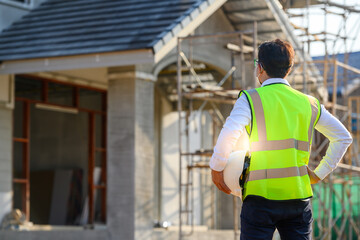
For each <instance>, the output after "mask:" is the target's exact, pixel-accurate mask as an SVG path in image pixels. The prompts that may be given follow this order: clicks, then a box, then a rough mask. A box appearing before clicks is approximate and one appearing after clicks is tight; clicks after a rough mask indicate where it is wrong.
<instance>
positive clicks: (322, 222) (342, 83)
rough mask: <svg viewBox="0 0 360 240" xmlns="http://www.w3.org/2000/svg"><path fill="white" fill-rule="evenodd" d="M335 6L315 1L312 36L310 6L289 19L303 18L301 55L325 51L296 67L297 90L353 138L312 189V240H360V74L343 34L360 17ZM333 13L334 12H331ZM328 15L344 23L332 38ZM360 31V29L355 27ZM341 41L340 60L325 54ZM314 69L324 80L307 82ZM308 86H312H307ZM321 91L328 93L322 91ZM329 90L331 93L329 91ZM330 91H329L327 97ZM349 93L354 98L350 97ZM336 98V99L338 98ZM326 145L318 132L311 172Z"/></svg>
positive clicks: (352, 10)
mask: <svg viewBox="0 0 360 240" xmlns="http://www.w3.org/2000/svg"><path fill="white" fill-rule="evenodd" d="M345 2H346V1H344V4H338V3H335V2H333V1H329V0H324V1H317V4H321V5H318V6H316V7H318V8H319V7H320V8H319V9H320V10H321V11H322V13H323V17H324V30H323V31H320V32H316V33H313V32H311V31H310V15H311V13H310V7H311V4H313V3H311V1H310V0H306V1H305V6H304V8H303V13H302V14H295V15H294V14H291V13H290V12H288V16H289V17H290V18H292V17H295V18H299V17H300V18H302V22H303V23H304V25H305V26H298V25H295V24H293V27H294V28H295V29H297V30H299V31H300V32H301V33H300V34H299V37H300V38H303V51H305V46H306V47H307V53H308V54H309V55H310V54H311V52H310V49H311V44H312V43H314V42H320V43H322V44H323V46H324V52H325V54H324V59H323V60H313V61H311V62H309V61H303V62H298V63H297V66H300V67H299V68H300V72H302V77H303V83H304V84H303V85H302V86H298V89H299V90H302V91H303V92H305V93H308V92H310V93H312V94H314V95H316V96H317V97H319V98H320V99H321V101H322V103H323V104H324V105H325V107H326V108H327V109H329V110H330V111H331V113H332V114H333V115H334V116H336V117H337V118H338V119H339V120H340V121H341V122H342V123H343V124H344V125H345V126H347V128H348V130H349V131H350V132H351V135H352V136H353V139H354V141H353V144H352V145H351V146H350V147H349V149H348V151H347V153H346V155H345V156H344V158H343V160H342V162H341V163H339V165H338V170H337V171H335V172H333V173H331V174H330V175H329V176H328V177H327V178H326V179H324V181H322V182H321V183H319V184H317V185H315V186H313V192H314V197H313V199H312V204H313V210H314V223H313V226H314V228H313V229H314V231H313V239H360V214H359V212H360V182H359V180H360V178H359V176H360V175H359V174H360V161H359V153H360V152H359V149H360V148H359V144H360V136H359V134H360V128H359V127H360V125H359V116H360V115H359V114H360V97H359V96H356V94H357V95H358V94H359V93H356V92H354V91H355V90H356V88H358V86H357V85H356V84H355V85H354V84H353V83H354V82H356V81H354V80H355V79H351V77H353V78H359V76H360V70H359V69H357V68H354V67H352V66H350V65H349V51H348V45H349V33H348V32H347V31H346V23H347V21H348V17H349V16H350V14H352V13H360V11H359V9H356V8H355V6H349V5H346V4H345ZM283 5H284V6H285V7H286V6H287V7H289V6H290V1H283ZM334 8H336V9H334ZM328 15H337V16H340V17H341V18H342V25H341V26H340V27H339V29H338V31H337V33H336V34H334V33H331V32H328V31H327V24H328V23H329V22H328ZM359 26H360V25H359ZM338 41H342V42H343V46H344V49H345V51H344V61H343V62H341V61H339V60H338V57H337V53H336V52H332V54H331V55H330V54H329V43H330V42H332V49H334V47H335V45H336V42H338ZM309 64H315V65H316V66H317V68H318V69H319V70H320V71H321V72H322V75H323V76H322V81H320V82H319V81H311V79H309V75H308V72H307V70H306V66H307V65H309ZM309 83H310V84H311V85H310V86H309ZM319 89H323V90H325V91H326V92H325V93H324V92H322V93H323V94H322V95H321V92H320V91H319ZM331 91H332V92H331ZM328 92H330V94H329V96H328ZM351 93H353V94H351ZM339 95H340V97H339ZM328 142H329V141H328V140H327V139H326V138H324V137H323V136H322V135H321V134H319V133H318V132H316V133H315V136H314V143H313V146H312V154H311V158H310V163H309V165H310V166H311V167H312V169H314V168H315V167H316V166H317V165H318V164H319V162H320V160H321V159H322V157H323V156H324V154H325V150H326V147H327V146H328Z"/></svg>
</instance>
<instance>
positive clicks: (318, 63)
mask: <svg viewBox="0 0 360 240" xmlns="http://www.w3.org/2000/svg"><path fill="white" fill-rule="evenodd" d="M319 2H320V3H321V4H323V6H322V8H321V9H322V11H323V13H324V19H325V26H326V24H327V21H326V19H327V15H328V14H339V13H338V12H335V13H334V12H332V11H330V10H329V7H336V8H339V9H342V10H343V13H342V14H341V16H342V17H343V21H344V24H345V23H346V21H347V17H348V16H349V15H350V14H351V13H359V12H360V11H359V10H357V9H356V8H354V7H351V6H347V5H345V4H343V5H341V4H335V3H333V2H330V1H328V0H326V1H318V3H319ZM310 3H313V1H309V0H306V1H305V7H304V9H305V13H304V14H298V15H294V14H291V13H288V15H289V17H302V18H305V19H307V21H306V22H307V26H297V25H294V24H293V27H294V28H295V29H298V30H301V31H302V33H301V35H300V37H302V38H305V39H304V41H303V45H302V48H301V49H295V50H296V51H297V52H300V53H302V56H303V58H298V59H297V62H296V63H295V65H294V67H293V70H292V72H291V74H290V76H289V79H288V80H289V82H290V84H291V85H292V86H293V87H295V88H296V89H298V90H300V91H302V92H304V93H307V94H311V95H314V96H316V97H317V98H319V100H320V101H321V103H322V104H324V105H325V107H326V108H327V109H329V110H330V111H331V113H332V114H333V115H334V116H336V117H337V118H338V119H339V120H340V121H341V122H342V123H343V124H344V125H345V126H347V128H348V130H349V131H350V132H351V134H352V136H353V139H354V141H353V144H352V145H351V146H350V147H349V149H348V151H347V153H346V155H345V156H344V158H343V160H342V162H341V163H339V165H338V168H337V170H336V171H335V172H333V173H331V174H330V175H329V176H328V177H327V178H326V179H324V180H323V181H322V182H321V183H319V184H317V185H315V186H313V192H314V197H313V198H312V204H313V209H314V210H313V211H314V212H313V214H314V223H313V229H314V231H313V239H321V240H322V239H360V160H359V158H360V155H359V153H360V96H357V95H358V94H359V93H357V92H356V89H357V88H360V69H357V68H355V67H352V66H351V64H349V53H348V52H345V54H344V55H345V58H344V61H343V62H341V61H339V60H338V59H337V58H336V55H335V54H332V56H330V55H329V52H328V50H329V46H328V42H329V36H331V37H332V38H333V42H336V41H338V40H342V41H344V45H345V46H347V45H348V43H349V42H348V39H347V34H346V28H344V24H343V26H342V27H341V28H343V29H344V30H343V31H345V34H344V32H343V34H341V31H339V32H338V34H332V33H329V32H326V30H324V31H322V32H320V33H311V32H310V30H309V16H310V11H309V8H310ZM282 4H283V6H284V7H286V6H290V1H286V0H285V1H282ZM359 29H360V28H359ZM226 36H236V37H237V41H236V42H235V43H234V42H229V43H228V44H226V45H225V46H224V47H225V48H226V49H228V50H229V51H231V59H230V61H231V68H230V69H229V70H228V72H227V73H226V74H224V77H223V78H222V79H221V80H219V81H217V84H216V85H212V86H209V85H208V84H206V83H203V82H202V80H201V79H200V77H199V75H198V74H197V72H196V71H195V68H194V62H193V59H192V48H193V46H192V44H193V40H194V39H216V38H222V37H226ZM185 40H188V41H189V45H190V48H189V53H188V56H189V57H187V55H186V54H185V51H183V49H182V43H183V41H185ZM313 42H322V43H323V44H324V49H325V57H324V60H309V59H308V58H306V57H305V56H309V55H310V46H311V44H312V43H313ZM246 43H247V44H248V45H246ZM249 43H251V44H249ZM203 44H205V43H203ZM258 44H259V41H258V38H257V22H256V21H254V22H253V29H252V30H246V31H236V32H232V33H219V34H212V35H195V36H188V37H181V38H178V45H177V109H178V117H179V151H180V155H179V158H180V159H179V195H180V198H179V199H180V201H179V209H180V212H179V221H180V222H179V238H180V239H183V237H185V236H188V235H191V234H192V232H193V229H194V208H193V207H194V205H193V191H194V186H193V172H194V171H196V169H204V168H205V169H207V168H208V167H209V159H210V157H211V155H212V149H207V150H204V149H199V150H197V151H192V152H191V151H189V149H190V147H189V142H190V141H189V138H190V137H191V136H190V135H191V134H190V127H189V124H190V122H191V121H192V116H193V113H194V112H195V111H200V112H201V111H202V110H204V109H205V108H206V107H205V106H208V108H207V109H208V112H209V114H210V115H211V119H212V122H213V128H214V130H213V136H212V143H213V145H215V141H216V136H217V134H216V133H217V132H216V130H215V128H218V129H221V127H222V125H223V123H224V121H225V118H224V116H223V115H222V113H221V110H220V109H219V107H218V105H217V104H228V105H233V104H234V103H235V102H236V99H237V97H238V93H239V91H240V90H241V89H247V88H248V87H250V88H253V87H255V85H256V80H255V78H253V79H251V81H250V82H246V80H245V78H246V76H245V64H246V62H247V61H246V57H245V56H252V58H253V59H254V58H256V57H257V47H258ZM305 46H307V49H306V47H305ZM306 50H307V51H306ZM234 58H239V59H240V60H239V64H235V61H234ZM237 67H239V68H240V70H241V71H240V72H241V76H240V77H237V76H235V69H236V68H237ZM252 70H254V69H252ZM340 70H341V71H340ZM184 71H185V72H188V73H189V75H191V76H192V79H193V82H191V81H190V82H187V83H184V82H183V79H182V74H183V72H184ZM314 72H316V73H315V74H314ZM319 73H321V74H319ZM352 78H358V79H359V80H358V81H359V83H358V84H355V83H357V81H354V79H352ZM227 79H232V82H231V87H228V88H225V87H223V85H224V83H225V82H226V81H227ZM340 90H341V91H340ZM329 92H330V94H329ZM339 92H341V93H342V96H339ZM194 102H197V103H198V102H201V104H200V105H199V104H197V105H196V104H194ZM194 105H196V107H194ZM313 139H314V140H313V144H312V153H311V156H310V162H309V166H310V168H312V169H314V168H315V167H316V166H317V165H318V164H319V162H320V160H321V159H322V157H323V156H324V154H325V152H326V149H327V146H328V143H329V141H328V140H327V139H326V138H325V137H324V136H322V135H321V134H320V133H318V132H315V133H314V138H313ZM214 191H215V189H214V187H213V189H212V192H211V194H212V195H211V199H212V202H214V199H215V195H214ZM237 201H238V199H237V198H235V197H234V198H233V206H234V208H233V212H234V219H233V222H234V238H235V239H237V236H238V234H239V229H238V225H239V214H238V213H239V207H238V202H237ZM213 209H214V210H213V211H212V214H213V215H214V218H213V219H215V215H216V212H215V208H214V207H213ZM212 221H215V220H212ZM185 225H189V226H190V228H185V227H184V226H185ZM211 225H212V227H214V226H215V224H214V223H212V224H211Z"/></svg>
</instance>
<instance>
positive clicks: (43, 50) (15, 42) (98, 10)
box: [0, 0, 213, 61]
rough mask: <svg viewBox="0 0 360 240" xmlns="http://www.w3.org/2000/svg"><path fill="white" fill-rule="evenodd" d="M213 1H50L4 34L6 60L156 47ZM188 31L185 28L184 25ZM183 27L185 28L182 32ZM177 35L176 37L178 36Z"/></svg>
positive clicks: (0, 47) (0, 51)
mask: <svg viewBox="0 0 360 240" xmlns="http://www.w3.org/2000/svg"><path fill="white" fill-rule="evenodd" d="M210 2H213V1H211V0H121V1H113V0H71V1H69V0H68V1H64V0H48V1H45V2H44V3H42V4H41V5H40V6H39V7H37V8H35V9H34V10H32V11H30V12H29V13H28V14H27V15H25V16H24V17H22V18H21V19H20V20H18V21H16V22H14V23H13V24H12V25H11V26H10V27H9V28H7V29H5V30H3V32H2V33H1V34H0V61H6V60H19V59H34V58H44V57H46V58H47V57H59V56H72V55H82V54H93V53H106V52H116V51H123V50H134V49H153V51H154V52H156V51H157V50H158V49H159V48H160V47H161V45H163V44H165V42H166V41H167V39H169V38H166V36H167V35H169V33H170V34H173V33H174V31H180V30H181V27H180V28H179V26H183V25H185V24H189V23H190V22H191V21H189V20H188V21H186V22H184V21H185V20H186V18H189V16H192V15H194V14H195V13H196V12H200V11H201V9H202V8H204V7H205V5H206V6H208V5H210ZM183 27H184V26H183ZM177 28H179V29H177ZM173 35H174V34H173Z"/></svg>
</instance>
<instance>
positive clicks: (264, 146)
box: [247, 89, 318, 152]
mask: <svg viewBox="0 0 360 240" xmlns="http://www.w3.org/2000/svg"><path fill="white" fill-rule="evenodd" d="M247 92H248V93H249V94H250V96H251V100H252V103H253V108H254V112H255V117H256V125H257V129H258V131H257V132H258V141H257V142H252V143H251V144H250V151H251V152H258V151H272V150H283V149H289V148H295V149H297V150H301V151H309V150H310V142H311V138H312V132H313V129H314V128H313V125H314V123H315V120H316V116H317V113H318V105H317V103H316V100H315V98H313V97H311V96H308V98H309V101H310V105H311V122H310V126H309V129H308V141H300V140H296V139H294V138H290V139H284V140H271V141H268V140H267V134H266V124H265V114H264V108H263V105H262V102H261V98H260V95H259V93H258V92H257V91H256V90H255V89H250V90H248V91H247Z"/></svg>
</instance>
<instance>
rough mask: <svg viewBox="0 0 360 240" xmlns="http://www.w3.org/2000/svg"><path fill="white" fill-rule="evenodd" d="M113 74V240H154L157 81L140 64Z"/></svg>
mask: <svg viewBox="0 0 360 240" xmlns="http://www.w3.org/2000/svg"><path fill="white" fill-rule="evenodd" d="M108 77H109V88H108V89H109V90H108V192H107V195H108V198H107V199H108V200H107V213H108V214H107V215H108V217H107V224H108V227H109V231H110V235H111V239H126V240H130V239H137V240H138V239H151V235H152V227H153V220H154V216H153V205H154V204H153V199H154V198H153V187H154V181H153V179H154V176H153V167H154V147H153V142H154V83H153V81H152V80H147V75H146V74H139V73H138V72H136V71H135V67H121V68H109V69H108Z"/></svg>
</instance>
